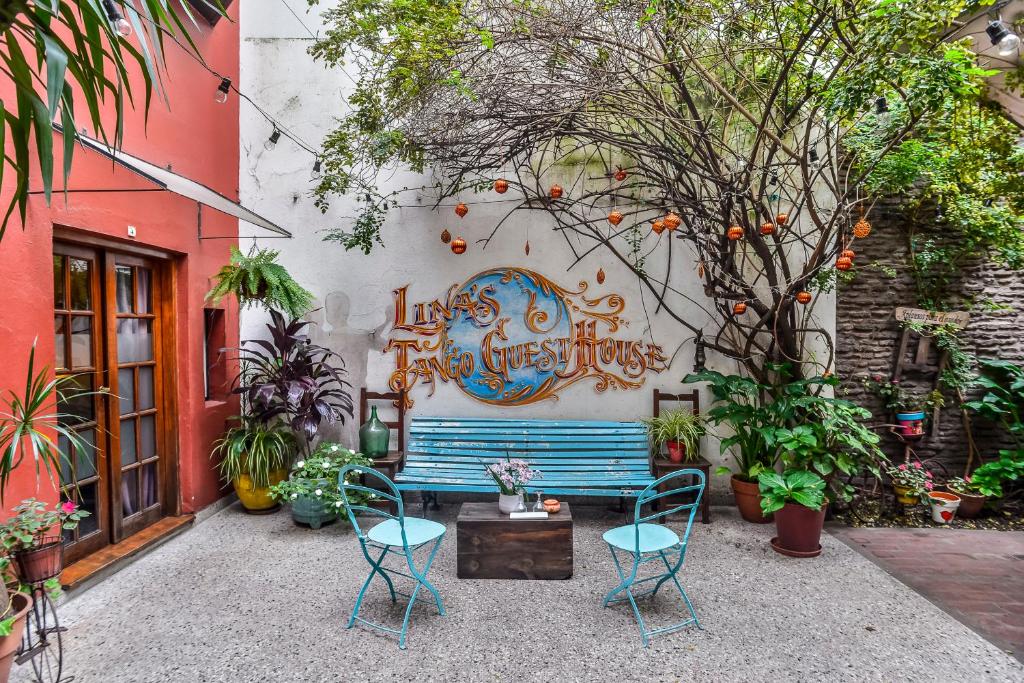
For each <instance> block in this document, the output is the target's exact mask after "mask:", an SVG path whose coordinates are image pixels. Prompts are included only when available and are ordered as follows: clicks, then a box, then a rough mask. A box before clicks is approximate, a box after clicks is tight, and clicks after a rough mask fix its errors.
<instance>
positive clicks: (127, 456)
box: [121, 418, 138, 467]
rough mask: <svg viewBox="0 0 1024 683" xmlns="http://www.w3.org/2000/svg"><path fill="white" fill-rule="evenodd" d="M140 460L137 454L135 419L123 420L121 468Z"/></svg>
mask: <svg viewBox="0 0 1024 683" xmlns="http://www.w3.org/2000/svg"><path fill="white" fill-rule="evenodd" d="M136 460H138V455H137V454H136V452H135V418H128V419H127V420H121V466H122V467H123V466H125V465H131V464H132V463H133V462H135V461H136Z"/></svg>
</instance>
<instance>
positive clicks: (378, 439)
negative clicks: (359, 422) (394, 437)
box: [359, 406, 391, 458]
mask: <svg viewBox="0 0 1024 683" xmlns="http://www.w3.org/2000/svg"><path fill="white" fill-rule="evenodd" d="M390 441H391V429H390V428H389V427H388V426H387V425H386V424H384V423H383V422H381V419H380V418H379V417H377V406H371V407H370V419H369V420H367V421H366V424H364V425H363V426H362V427H360V428H359V450H360V452H362V454H363V455H365V456H366V457H368V458H380V457H382V456H385V455H387V454H388V446H389V443H390Z"/></svg>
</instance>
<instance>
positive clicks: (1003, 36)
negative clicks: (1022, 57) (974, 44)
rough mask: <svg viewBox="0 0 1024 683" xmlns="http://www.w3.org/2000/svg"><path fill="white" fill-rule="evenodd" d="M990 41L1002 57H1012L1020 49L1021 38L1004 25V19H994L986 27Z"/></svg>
mask: <svg viewBox="0 0 1024 683" xmlns="http://www.w3.org/2000/svg"><path fill="white" fill-rule="evenodd" d="M985 33H987V34H988V37H989V40H991V41H992V44H993V45H995V46H996V51H997V52H998V53H999V56H1000V57H1010V56H1011V55H1013V54H1015V53H1016V52H1017V50H1018V49H1019V48H1020V36H1018V35H1017V34H1016V33H1014V32H1013V31H1012V30H1010V28H1009V27H1008V26H1007V25H1006V24H1004V23H1003V20H1002V19H993V20H992V21H990V22H989V23H988V26H986V27H985Z"/></svg>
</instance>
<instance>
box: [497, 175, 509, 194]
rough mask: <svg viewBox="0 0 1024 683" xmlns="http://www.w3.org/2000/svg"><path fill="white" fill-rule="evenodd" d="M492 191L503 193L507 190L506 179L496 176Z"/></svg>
mask: <svg viewBox="0 0 1024 683" xmlns="http://www.w3.org/2000/svg"><path fill="white" fill-rule="evenodd" d="M494 191H495V192H497V193H498V194H505V193H506V192H508V181H507V180H505V179H504V178H498V179H497V180H495V181H494Z"/></svg>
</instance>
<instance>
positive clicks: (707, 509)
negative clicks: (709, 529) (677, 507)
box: [651, 388, 711, 524]
mask: <svg viewBox="0 0 1024 683" xmlns="http://www.w3.org/2000/svg"><path fill="white" fill-rule="evenodd" d="M665 402H672V403H676V404H679V403H689V404H690V406H691V409H692V410H693V414H694V415H700V392H698V391H697V390H696V389H694V390H693V391H690V392H687V393H683V394H669V393H666V392H664V391H662V390H660V389H657V388H655V389H654V406H653V409H652V414H653V415H654V417H659V416H660V415H661V404H662V403H665ZM684 469H696V470H700V471H701V472H703V473H704V480H705V481H706V482H707V483H706V484H705V486H706V490H705V491H704V495H703V496H702V497H701V501H700V521H701V523H702V524H710V523H711V496H710V495H709V494H710V488H711V463H710V462H708V461H707V460H706V459H704V458H703V457H700V454H699V453H698V459H697V460H696V461H695V462H671V461H668V460H664V459H662V458H658V457H655V458H654V462H652V463H651V471H652V472H653V473H654V476H655V477H657V478H661V477H664V476H665V475H667V474H669V473H671V472H676V471H679V470H684ZM660 502H661V501H660V500H659V501H656V502H655V504H656V505H657V504H659V503H660ZM665 502H666V503H672V502H673V501H669V500H666V501H665Z"/></svg>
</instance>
